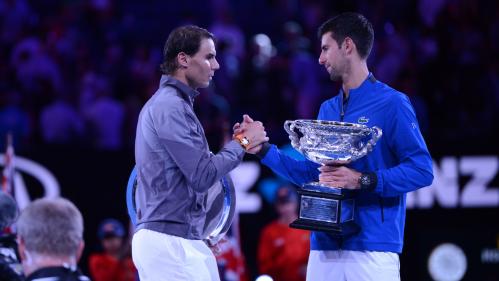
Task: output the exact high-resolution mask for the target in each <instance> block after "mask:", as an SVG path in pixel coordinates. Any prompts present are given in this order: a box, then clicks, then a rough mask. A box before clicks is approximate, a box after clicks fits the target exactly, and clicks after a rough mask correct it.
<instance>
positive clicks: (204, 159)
mask: <svg viewBox="0 0 499 281" xmlns="http://www.w3.org/2000/svg"><path fill="white" fill-rule="evenodd" d="M153 115H154V116H153V117H152V120H153V122H154V125H153V126H154V128H155V129H156V131H157V134H158V137H159V139H160V141H161V142H162V144H163V147H164V148H165V149H166V151H167V152H168V154H169V155H170V156H171V158H172V159H173V161H174V162H175V164H176V165H177V167H178V168H179V169H180V171H181V172H182V174H183V175H184V176H185V178H186V180H187V182H188V184H189V185H190V186H192V188H193V189H194V190H196V191H198V192H204V191H206V190H208V189H209V188H210V187H211V186H212V185H213V184H214V183H215V182H216V181H218V180H220V179H221V178H222V177H223V176H224V175H226V174H227V173H229V172H230V171H231V170H232V169H234V168H235V167H236V166H237V165H239V163H240V162H241V161H242V158H243V156H244V149H243V148H242V147H241V145H239V143H237V142H235V141H230V142H229V143H227V144H226V145H225V146H224V147H223V149H222V150H221V151H220V152H219V153H218V154H216V155H213V154H212V153H211V152H209V150H208V147H207V145H206V141H205V136H204V132H203V130H202V128H200V126H199V125H198V123H197V121H196V120H195V119H194V118H195V117H194V116H191V114H189V113H188V112H187V110H186V109H185V108H184V107H183V105H182V104H179V106H177V107H175V108H174V109H173V110H164V109H163V110H161V109H159V108H156V110H153Z"/></svg>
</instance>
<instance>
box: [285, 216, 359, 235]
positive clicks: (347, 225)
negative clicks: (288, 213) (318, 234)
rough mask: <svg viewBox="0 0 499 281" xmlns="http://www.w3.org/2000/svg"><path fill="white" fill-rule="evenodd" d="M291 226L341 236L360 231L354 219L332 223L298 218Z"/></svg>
mask: <svg viewBox="0 0 499 281" xmlns="http://www.w3.org/2000/svg"><path fill="white" fill-rule="evenodd" d="M289 226H290V227H292V228H299V229H305V230H312V231H322V232H326V233H328V234H330V235H332V236H339V237H344V236H349V235H353V234H357V233H359V231H360V226H358V225H357V224H356V223H355V222H353V221H348V222H344V223H340V224H331V223H324V222H318V221H314V220H307V219H297V220H295V221H294V222H292V223H291V224H290V225H289Z"/></svg>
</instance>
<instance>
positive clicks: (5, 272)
mask: <svg viewBox="0 0 499 281" xmlns="http://www.w3.org/2000/svg"><path fill="white" fill-rule="evenodd" d="M17 215H18V209H17V205H16V202H15V201H14V199H13V198H12V197H11V196H10V195H8V194H7V193H5V192H2V191H0V280H5V281H21V280H22V279H23V278H22V269H21V263H20V262H19V257H18V255H17V243H16V238H15V235H13V234H11V233H10V226H11V225H12V223H13V222H14V221H15V220H16V218H17Z"/></svg>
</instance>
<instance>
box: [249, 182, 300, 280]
mask: <svg viewBox="0 0 499 281" xmlns="http://www.w3.org/2000/svg"><path fill="white" fill-rule="evenodd" d="M275 208H276V211H277V214H278V218H277V219H276V220H274V221H273V222H271V223H270V224H268V225H267V226H265V228H264V229H263V230H262V234H261V237H260V244H259V246H258V268H259V271H260V273H261V274H268V275H270V276H271V277H272V278H274V280H277V281H279V280H286V281H304V280H305V276H306V273H307V261H308V254H309V251H310V244H309V243H310V242H309V232H308V231H306V230H302V229H296V228H290V227H289V224H290V223H292V222H293V221H294V220H296V219H297V218H298V213H297V211H298V195H297V194H296V191H295V190H294V187H293V186H290V185H283V186H281V187H279V189H277V192H276V199H275Z"/></svg>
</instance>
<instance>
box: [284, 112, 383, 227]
mask: <svg viewBox="0 0 499 281" xmlns="http://www.w3.org/2000/svg"><path fill="white" fill-rule="evenodd" d="M284 129H285V130H286V132H287V133H288V134H289V135H290V138H291V139H292V142H291V145H292V146H293V147H294V148H295V149H296V150H298V151H299V152H300V153H301V154H303V155H304V156H305V157H306V158H307V159H309V160H310V161H312V162H315V163H317V164H321V165H338V166H339V165H346V164H348V163H350V162H352V161H355V160H357V159H359V158H361V157H363V156H365V155H367V154H368V153H369V152H370V151H371V150H372V149H373V147H374V145H375V144H376V142H377V141H378V140H379V138H380V137H381V135H382V131H381V129H380V128H378V127H371V128H370V127H367V126H366V125H361V124H355V123H346V122H337V121H324V120H304V119H301V120H294V121H290V120H288V121H286V122H285V123H284ZM298 194H299V195H300V204H299V208H300V210H299V217H298V219H297V220H295V221H294V222H292V223H291V224H290V226H291V227H294V228H301V229H308V230H315V231H324V232H327V233H329V234H332V235H336V236H347V235H351V234H354V233H357V232H359V231H360V227H359V226H358V225H357V224H356V223H355V222H354V209H355V199H354V198H355V195H356V191H355V190H350V189H342V188H338V187H334V186H328V185H324V184H321V183H319V182H310V183H306V184H304V185H303V186H302V187H301V188H300V189H299V190H298Z"/></svg>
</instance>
